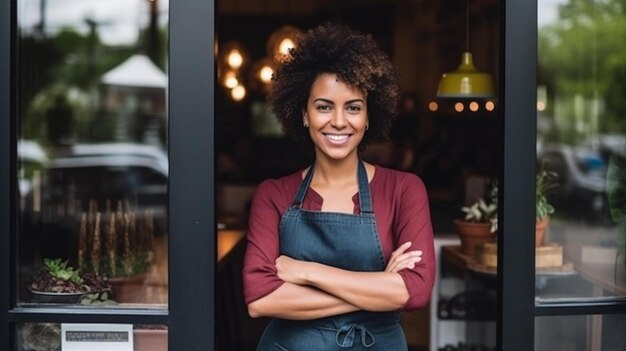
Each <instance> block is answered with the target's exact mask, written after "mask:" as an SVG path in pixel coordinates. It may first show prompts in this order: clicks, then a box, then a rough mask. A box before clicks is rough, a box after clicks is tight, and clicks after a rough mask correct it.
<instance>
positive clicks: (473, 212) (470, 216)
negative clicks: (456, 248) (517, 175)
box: [454, 183, 498, 256]
mask: <svg viewBox="0 0 626 351" xmlns="http://www.w3.org/2000/svg"><path fill="white" fill-rule="evenodd" d="M497 200H498V188H497V186H496V185H495V183H494V184H492V186H491V189H490V190H489V192H488V194H486V196H485V198H484V199H483V198H479V199H478V200H477V201H476V202H474V203H473V204H472V205H470V206H466V207H462V208H461V211H463V212H464V213H465V216H464V218H463V219H455V220H454V226H455V228H456V231H457V234H458V235H459V237H460V239H461V252H462V253H463V254H465V255H468V256H474V254H475V250H476V247H477V246H478V245H481V244H484V243H489V242H494V241H495V239H496V231H497V229H498V203H497Z"/></svg>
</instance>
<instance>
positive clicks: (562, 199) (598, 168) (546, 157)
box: [537, 144, 608, 221]
mask: <svg viewBox="0 0 626 351" xmlns="http://www.w3.org/2000/svg"><path fill="white" fill-rule="evenodd" d="M537 160H538V165H537V168H538V169H539V167H541V166H542V165H543V167H545V169H546V170H547V171H553V172H556V173H557V175H558V183H559V186H558V188H556V189H555V190H554V191H553V193H552V194H550V195H549V200H550V201H551V203H553V204H554V207H555V210H556V212H557V214H561V215H565V216H572V217H576V218H580V219H584V220H588V221H605V220H607V219H608V210H607V197H606V172H607V160H606V159H605V157H604V156H603V154H602V153H600V152H599V151H597V150H595V149H591V148H589V147H584V146H582V147H577V146H572V145H566V144H545V145H542V147H541V148H539V149H538V150H537Z"/></svg>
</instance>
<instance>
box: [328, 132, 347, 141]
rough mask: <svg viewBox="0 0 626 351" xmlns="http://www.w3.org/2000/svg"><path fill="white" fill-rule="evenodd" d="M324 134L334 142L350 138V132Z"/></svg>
mask: <svg viewBox="0 0 626 351" xmlns="http://www.w3.org/2000/svg"><path fill="white" fill-rule="evenodd" d="M324 136H325V137H326V138H327V139H329V140H330V141H332V142H335V143H341V142H343V141H346V140H348V138H349V137H350V134H327V133H324Z"/></svg>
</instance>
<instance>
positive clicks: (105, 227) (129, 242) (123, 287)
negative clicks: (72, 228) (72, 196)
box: [77, 199, 154, 303]
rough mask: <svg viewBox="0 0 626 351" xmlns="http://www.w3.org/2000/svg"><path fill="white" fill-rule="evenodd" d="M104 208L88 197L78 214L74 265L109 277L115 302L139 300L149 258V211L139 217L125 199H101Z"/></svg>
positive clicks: (141, 299)
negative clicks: (87, 204) (87, 206)
mask: <svg viewBox="0 0 626 351" xmlns="http://www.w3.org/2000/svg"><path fill="white" fill-rule="evenodd" d="M105 207H106V208H105V210H104V211H101V210H99V208H98V201H96V200H95V199H92V200H90V201H89V211H88V212H83V213H82V214H81V216H80V223H79V235H78V252H77V256H78V257H77V258H78V265H79V267H80V268H81V269H85V270H90V271H94V272H98V273H101V274H104V275H106V276H107V277H109V283H110V284H111V285H112V286H113V296H114V297H115V300H116V301H119V302H130V303H136V302H142V301H143V299H144V298H145V291H144V288H145V287H144V281H145V279H146V276H147V272H148V270H149V269H150V264H151V261H152V245H153V237H154V219H153V216H154V214H153V211H146V212H145V213H143V216H142V218H137V217H136V211H135V209H134V208H133V206H131V205H130V204H129V203H128V201H121V200H118V201H117V204H116V208H113V204H112V201H110V200H106V201H105Z"/></svg>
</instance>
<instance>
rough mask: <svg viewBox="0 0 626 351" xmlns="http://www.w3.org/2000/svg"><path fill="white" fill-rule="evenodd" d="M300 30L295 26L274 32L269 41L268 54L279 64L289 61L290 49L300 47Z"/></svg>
mask: <svg viewBox="0 0 626 351" xmlns="http://www.w3.org/2000/svg"><path fill="white" fill-rule="evenodd" d="M300 33H301V32H300V30H299V29H297V28H295V27H293V26H283V27H280V28H278V29H277V30H275V31H274V32H272V34H271V35H270V37H269V39H268V41H267V54H268V56H270V57H273V59H274V60H275V61H277V62H280V61H283V60H285V59H289V49H291V48H295V47H297V46H298V36H299V35H300Z"/></svg>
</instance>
